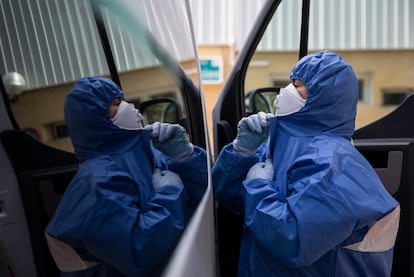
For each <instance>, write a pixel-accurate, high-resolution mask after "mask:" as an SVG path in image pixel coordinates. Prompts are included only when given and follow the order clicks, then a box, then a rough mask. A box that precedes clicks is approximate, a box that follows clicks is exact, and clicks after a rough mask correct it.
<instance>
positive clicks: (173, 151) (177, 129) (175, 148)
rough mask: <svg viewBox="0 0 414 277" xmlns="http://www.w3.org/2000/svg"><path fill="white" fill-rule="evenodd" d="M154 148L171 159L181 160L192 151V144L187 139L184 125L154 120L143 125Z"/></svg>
mask: <svg viewBox="0 0 414 277" xmlns="http://www.w3.org/2000/svg"><path fill="white" fill-rule="evenodd" d="M145 129H146V130H149V131H150V138H151V141H152V144H153V145H154V147H155V148H157V149H158V150H160V151H161V152H163V153H164V154H165V155H167V156H168V157H169V158H170V159H171V160H173V161H182V160H184V159H186V158H188V157H189V156H191V155H192V154H193V152H194V145H193V144H192V143H191V142H190V141H189V140H188V139H187V137H186V132H185V129H184V127H182V126H181V125H179V124H170V123H160V122H154V123H153V124H149V125H147V126H145Z"/></svg>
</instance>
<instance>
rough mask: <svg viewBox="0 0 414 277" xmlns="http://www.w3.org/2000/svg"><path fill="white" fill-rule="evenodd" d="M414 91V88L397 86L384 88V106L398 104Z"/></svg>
mask: <svg viewBox="0 0 414 277" xmlns="http://www.w3.org/2000/svg"><path fill="white" fill-rule="evenodd" d="M413 92H414V88H396V89H383V90H382V105H383V106H398V105H399V104H401V102H403V101H404V99H405V98H406V97H407V96H408V95H410V94H411V93H413Z"/></svg>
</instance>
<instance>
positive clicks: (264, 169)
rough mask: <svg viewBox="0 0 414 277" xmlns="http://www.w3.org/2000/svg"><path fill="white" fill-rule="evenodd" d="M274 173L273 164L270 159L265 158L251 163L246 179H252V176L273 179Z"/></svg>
mask: <svg viewBox="0 0 414 277" xmlns="http://www.w3.org/2000/svg"><path fill="white" fill-rule="evenodd" d="M274 174H275V170H274V169H273V164H272V161H271V160H270V159H267V160H266V161H264V162H258V163H256V164H255V165H253V166H252V167H251V168H250V169H249V172H248V173H247V176H246V180H247V179H254V178H261V179H266V180H269V181H271V180H273V175H274Z"/></svg>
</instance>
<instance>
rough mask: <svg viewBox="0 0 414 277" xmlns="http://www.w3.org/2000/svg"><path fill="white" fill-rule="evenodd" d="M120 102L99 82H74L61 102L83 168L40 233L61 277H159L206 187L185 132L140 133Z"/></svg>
mask: <svg viewBox="0 0 414 277" xmlns="http://www.w3.org/2000/svg"><path fill="white" fill-rule="evenodd" d="M123 98H124V96H123V93H122V91H121V90H120V89H119V87H118V86H117V85H116V84H115V83H114V82H112V81H111V80H109V79H105V78H100V77H98V78H83V79H81V80H79V81H78V82H77V83H76V84H75V85H74V86H73V88H72V90H71V91H70V92H69V93H68V95H67V97H66V103H65V120H66V124H67V127H68V129H69V133H70V136H71V139H72V143H73V145H74V149H75V154H76V156H77V157H78V159H79V160H80V162H81V164H80V168H79V170H78V172H77V174H76V175H75V177H74V178H73V180H72V181H71V183H70V185H69V187H68V188H67V189H66V191H65V193H64V195H63V198H62V200H61V202H60V204H59V207H58V209H57V211H56V213H55V215H54V216H53V218H52V220H51V222H50V223H49V225H48V226H47V228H46V238H47V241H48V244H49V249H50V251H51V253H52V255H53V257H54V259H55V262H56V264H57V265H58V267H59V269H60V270H61V271H62V272H63V273H62V275H64V276H67V275H74V276H125V275H126V276H154V275H155V276H157V275H160V273H161V272H162V270H163V268H164V266H165V264H166V262H167V261H168V259H169V256H170V254H171V253H172V251H173V249H174V248H175V246H176V244H177V242H178V240H179V238H180V236H181V234H182V232H183V230H184V228H185V226H186V224H187V223H188V220H189V218H190V216H191V214H192V212H193V211H194V210H195V208H196V206H197V204H198V202H199V200H200V199H201V197H202V195H203V193H204V191H205V189H206V187H207V168H206V166H207V164H206V162H207V161H206V154H205V151H204V150H203V149H201V148H199V147H197V146H193V145H192V144H191V143H190V142H189V141H188V139H187V138H186V134H185V130H184V128H183V127H181V126H180V125H178V124H168V123H159V122H156V123H154V124H152V125H148V126H146V127H145V128H142V125H141V120H140V117H141V114H140V113H139V112H138V110H136V109H135V107H134V105H133V104H129V103H127V102H125V101H124V100H123ZM151 141H152V143H153V146H154V147H152V146H151Z"/></svg>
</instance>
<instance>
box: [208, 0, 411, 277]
mask: <svg viewBox="0 0 414 277" xmlns="http://www.w3.org/2000/svg"><path fill="white" fill-rule="evenodd" d="M380 2H381V3H382V6H381V7H380V6H379V4H378V5H374V3H366V5H364V4H362V3H359V2H358V5H355V6H354V5H351V4H349V3H348V2H347V3H345V2H341V1H339V2H333V1H299V0H295V1H277V0H269V1H265V3H264V4H263V8H262V10H261V12H260V13H259V15H258V16H257V20H256V22H255V24H254V25H253V27H252V29H251V30H250V32H249V34H248V36H247V39H246V42H245V44H244V45H243V47H242V48H241V49H238V50H239V54H238V56H237V60H236V62H235V65H234V67H233V68H232V70H231V72H230V74H229V75H228V78H227V80H225V83H224V86H223V88H222V90H221V92H220V95H219V98H218V101H217V103H216V105H215V107H214V110H213V136H214V157H217V156H218V154H219V152H220V150H221V149H222V148H223V147H224V146H225V145H226V144H228V143H231V142H232V141H233V140H234V138H235V137H236V134H237V123H238V121H239V120H240V119H241V118H242V117H244V116H248V115H250V114H252V113H257V112H258V111H265V112H272V113H274V111H275V110H274V107H273V100H274V99H275V97H276V95H277V93H278V90H279V88H280V87H284V86H286V85H287V84H288V83H289V74H290V70H291V69H292V68H293V66H294V65H295V64H296V62H297V61H298V59H299V58H300V57H302V56H303V55H305V54H306V53H307V51H308V48H309V51H310V52H311V51H317V50H321V49H329V50H332V51H335V52H337V53H339V54H340V55H341V56H343V57H344V58H345V59H346V60H347V61H348V62H350V63H351V65H352V66H353V67H354V70H355V72H356V74H357V77H358V80H359V85H360V87H359V88H360V97H359V102H358V113H357V122H356V126H357V128H358V129H359V130H357V131H356V132H355V137H354V139H355V145H356V147H357V148H358V149H359V150H360V151H361V153H362V154H363V155H365V156H366V157H367V159H368V160H369V161H370V162H371V163H372V165H373V167H374V168H376V170H377V172H378V174H379V176H380V177H381V179H382V181H383V183H384V185H385V186H386V187H387V188H389V191H390V192H391V193H392V194H393V196H394V197H395V198H396V199H397V200H398V201H399V202H400V204H401V209H402V214H401V225H400V230H399V233H398V237H397V243H396V247H395V255H394V268H393V275H394V276H400V275H402V273H403V272H405V273H406V274H407V272H412V269H411V266H410V265H409V261H410V259H411V256H412V251H413V249H414V248H413V242H412V239H411V237H412V236H411V235H410V233H411V231H412V230H411V224H412V222H411V219H410V218H411V217H412V215H411V210H412V207H411V204H409V203H410V202H412V199H411V196H410V195H411V193H410V192H409V191H410V190H411V189H410V186H411V185H412V182H413V180H412V177H413V176H412V172H413V169H412V168H413V165H412V160H413V158H414V156H413V152H412V140H413V137H414V133H413V132H414V128H413V127H412V124H411V123H408V121H410V118H412V117H413V114H412V112H411V111H412V110H413V109H414V103H413V101H412V99H411V97H410V98H408V99H406V100H405V101H404V103H401V102H402V100H403V99H405V98H406V97H407V96H408V95H410V93H412V91H414V90H413V88H414V82H413V79H412V78H411V79H410V78H407V77H406V76H408V75H409V74H410V72H412V70H413V65H412V62H411V61H412V59H413V58H414V55H413V52H412V51H405V50H395V49H394V46H392V39H391V38H389V37H388V39H390V42H389V44H387V42H386V40H387V37H386V36H385V35H384V33H387V31H386V30H383V29H381V28H379V29H375V28H374V26H379V24H376V23H375V22H377V20H378V21H379V20H380V18H382V19H383V16H381V11H382V10H383V8H384V7H387V5H388V2H386V1H380ZM400 8H401V9H400ZM406 8H407V7H406ZM393 9H394V11H395V13H394V14H393V15H392V14H388V15H387V16H388V17H387V20H388V22H393V23H392V24H390V26H388V27H387V28H393V30H395V32H394V35H396V36H397V34H398V37H399V38H400V39H402V41H403V40H404V37H405V36H407V35H408V33H407V32H404V31H403V29H401V28H397V26H399V25H398V24H399V23H398V22H399V20H400V19H402V18H407V17H404V15H403V14H400V12H402V11H403V10H404V7H393ZM367 11H369V12H367ZM365 12H367V13H365ZM351 14H352V22H358V24H357V25H358V26H359V27H358V28H357V27H356V26H357V25H354V24H344V23H343V22H344V20H345V21H346V20H347V18H349V16H350V15H351ZM382 15H384V14H383V13H382ZM393 16H395V18H394V17H393ZM393 20H394V21H393ZM341 22H342V23H341ZM381 22H383V20H381ZM391 25H392V26H393V27H391ZM361 26H363V27H361ZM401 26H402V25H401ZM383 27H384V26H383ZM394 27H395V29H394ZM384 28H385V27H384ZM407 28H408V27H407ZM406 30H408V29H406ZM380 37H381V39H380ZM308 38H309V39H308ZM406 39H408V38H406ZM384 47H389V50H388V51H381V50H379V49H382V48H384ZM401 47H402V48H403V47H404V46H403V44H401ZM411 47H413V45H411ZM338 49H343V50H338ZM408 60H410V62H407V61H408ZM407 74H408V75H407ZM374 76H375V77H374ZM389 76H392V78H390V77H389ZM401 84H404V87H402V85H401ZM393 111H394V115H393V116H391V114H390V113H391V112H393ZM408 111H410V112H408ZM387 114H390V118H388V117H387V116H386V115H387ZM382 117H384V119H382V120H379V119H380V118H382ZM377 120H378V121H377ZM372 122H376V123H372ZM370 123H372V125H370ZM364 126H367V127H365V128H364ZM217 230H218V231H217V232H218V254H219V268H220V271H221V273H222V274H223V276H236V274H237V261H238V255H239V246H240V239H241V235H242V230H243V218H242V217H237V216H234V215H232V214H231V213H230V212H229V211H228V210H226V208H225V207H223V206H221V205H218V206H217Z"/></svg>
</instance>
